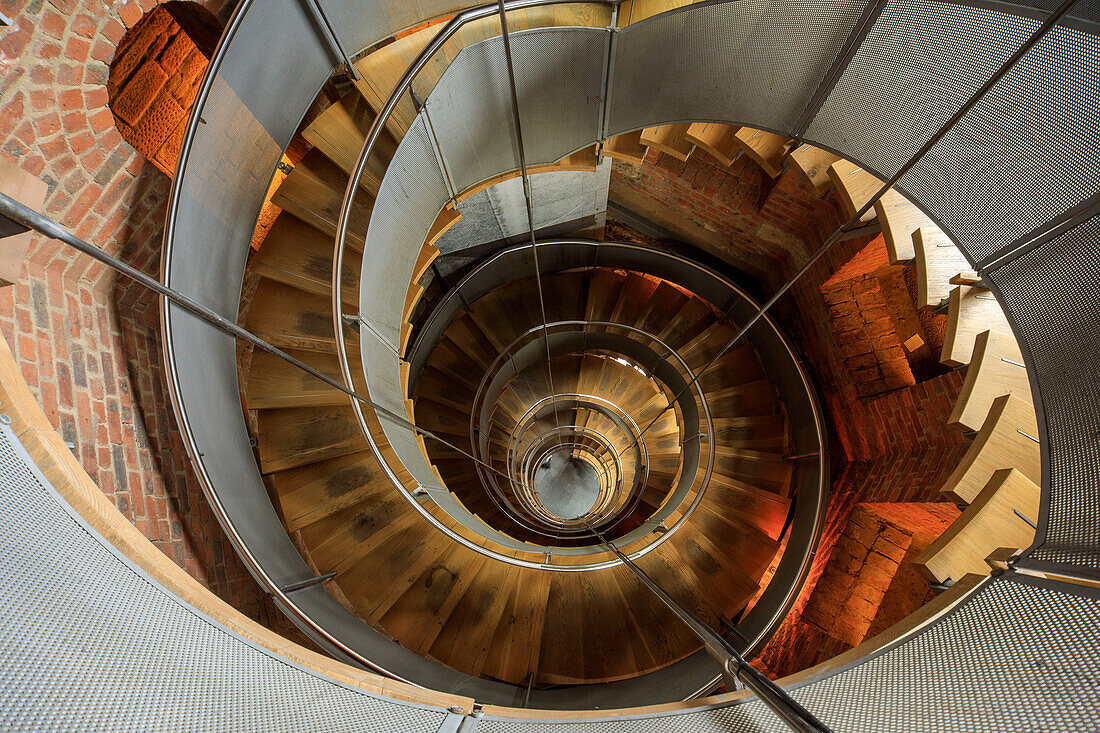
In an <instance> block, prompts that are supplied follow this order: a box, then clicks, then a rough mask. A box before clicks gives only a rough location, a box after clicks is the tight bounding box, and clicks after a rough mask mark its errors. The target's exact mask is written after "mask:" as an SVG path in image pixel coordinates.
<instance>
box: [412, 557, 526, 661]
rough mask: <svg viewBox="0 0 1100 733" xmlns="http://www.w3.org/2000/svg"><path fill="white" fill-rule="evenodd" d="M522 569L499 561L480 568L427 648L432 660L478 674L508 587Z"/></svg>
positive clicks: (516, 579)
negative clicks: (443, 661)
mask: <svg viewBox="0 0 1100 733" xmlns="http://www.w3.org/2000/svg"><path fill="white" fill-rule="evenodd" d="M521 577H522V575H521V569H520V568H516V567H514V566H511V565H505V564H504V563H501V562H489V563H486V564H484V565H483V566H481V568H480V570H479V572H478V573H477V575H476V577H475V578H474V580H473V581H472V582H471V583H470V586H469V588H468V589H467V590H466V592H465V594H464V595H463V597H462V599H461V601H460V602H459V603H458V604H457V606H456V607H455V608H454V610H453V611H452V612H451V614H450V617H449V618H448V619H447V623H446V624H445V625H444V626H443V629H442V631H441V632H440V634H439V635H438V636H437V637H436V639H435V641H434V642H433V644H432V646H431V647H430V649H429V654H430V655H431V656H432V657H434V658H435V659H439V660H441V661H442V660H449V663H450V664H451V665H453V666H455V668H456V669H460V670H461V671H463V672H466V673H467V674H473V675H478V674H480V672H481V668H482V667H483V666H484V663H485V659H486V658H487V657H488V649H489V646H490V644H491V642H492V638H493V633H494V632H495V630H496V626H497V624H498V623H499V621H500V617H501V615H502V614H503V613H504V609H505V606H506V605H507V601H508V593H509V590H510V589H511V587H512V586H513V585H514V584H515V583H516V582H518V580H519V579H520V578H521Z"/></svg>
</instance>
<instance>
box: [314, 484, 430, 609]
mask: <svg viewBox="0 0 1100 733" xmlns="http://www.w3.org/2000/svg"><path fill="white" fill-rule="evenodd" d="M399 502H400V503H399ZM426 525H427V523H426V522H425V521H424V520H423V519H422V518H421V517H420V515H418V514H417V513H416V511H415V510H413V509H412V508H411V507H409V506H408V505H407V504H405V503H404V500H403V499H401V498H400V497H395V496H390V495H386V494H375V495H373V496H371V497H370V498H369V499H368V500H367V501H364V502H362V503H361V504H357V505H354V506H350V507H347V508H346V509H342V510H340V511H337V512H334V513H332V514H330V515H328V516H326V517H324V518H322V519H320V520H319V521H315V522H312V523H310V524H309V525H307V526H305V527H303V528H302V530H301V536H302V541H303V543H304V544H305V545H306V546H307V547H308V548H309V549H310V553H311V555H312V557H313V559H314V560H315V561H316V563H317V566H318V568H319V569H324V571H325V572H337V573H348V572H351V571H352V570H353V569H354V568H355V567H356V565H357V563H358V562H359V561H360V560H361V559H362V558H363V557H365V556H367V555H369V554H370V553H371V552H373V551H374V550H376V549H377V548H379V547H386V546H388V545H391V544H393V542H394V540H395V538H399V537H400V536H401V534H402V533H404V532H408V531H409V530H410V529H415V530H417V531H419V532H424V531H426V529H427V527H426ZM416 537H417V535H410V536H408V538H409V539H413V538H416ZM337 582H338V584H339V585H340V587H341V590H342V592H344V594H345V596H347V594H348V592H349V591H350V592H351V593H352V594H353V595H354V594H355V593H357V592H358V591H357V586H358V583H357V582H356V578H354V577H352V578H350V579H349V578H348V577H347V576H345V577H344V578H342V579H341V578H340V577H339V576H338V577H337Z"/></svg>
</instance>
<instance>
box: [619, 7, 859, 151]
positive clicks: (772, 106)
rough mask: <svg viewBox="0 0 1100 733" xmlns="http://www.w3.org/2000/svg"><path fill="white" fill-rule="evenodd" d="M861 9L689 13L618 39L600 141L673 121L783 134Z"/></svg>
mask: <svg viewBox="0 0 1100 733" xmlns="http://www.w3.org/2000/svg"><path fill="white" fill-rule="evenodd" d="M865 5H866V3H865V2H863V0H859V1H857V2H853V1H851V0H829V1H827V2H826V1H823V0H806V1H804V2H791V1H789V0H740V1H739V2H729V3H716V4H705V5H696V6H690V7H687V8H685V9H683V10H680V11H677V12H673V13H668V14H665V15H660V16H656V17H654V18H652V19H648V20H646V21H643V22H641V23H635V24H633V25H630V26H627V27H626V28H624V29H623V30H622V32H620V33H619V37H618V41H617V48H616V51H615V63H614V69H613V78H612V81H611V100H610V115H609V118H608V133H607V134H608V135H616V134H619V133H621V132H625V131H627V130H634V129H637V128H639V127H645V126H650V125H656V124H660V123H662V122H674V121H678V120H715V121H726V122H737V123H743V124H749V123H750V122H751V123H752V124H753V126H754V127H762V128H766V129H772V130H777V131H785V132H788V133H791V132H793V128H794V126H795V124H796V123H797V121H798V119H799V117H800V116H801V114H802V111H803V110H804V109H805V107H806V105H807V104H808V103H809V102H810V98H811V97H812V96H813V94H814V92H815V91H816V90H817V88H818V86H819V85H820V83H821V80H822V78H823V77H824V76H825V74H826V72H827V71H828V69H829V67H830V65H831V64H832V63H833V60H834V59H835V58H836V56H837V54H838V53H839V52H840V49H841V48H842V47H843V45H844V41H845V39H847V37H848V35H849V34H850V33H851V31H852V28H853V26H854V25H855V22H856V19H857V18H858V17H859V14H860V13H861V12H862V10H863V8H864V7H865Z"/></svg>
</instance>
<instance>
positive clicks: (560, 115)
mask: <svg viewBox="0 0 1100 733" xmlns="http://www.w3.org/2000/svg"><path fill="white" fill-rule="evenodd" d="M509 39H510V41H511V46H512V63H513V66H514V69H515V76H516V96H517V98H518V99H519V105H520V115H521V116H520V121H521V124H522V125H523V141H524V147H525V149H524V153H525V155H526V159H527V164H528V165H529V166H534V165H538V164H540V163H552V162H554V161H555V160H557V159H559V158H561V157H563V156H565V155H568V154H569V153H571V152H573V151H574V150H577V149H579V148H582V147H585V146H587V145H590V144H592V143H593V142H595V140H596V139H597V137H598V136H599V118H600V110H601V109H602V104H601V99H602V96H603V67H604V63H605V58H606V55H607V54H606V51H605V46H606V40H607V31H604V30H599V29H592V28H549V29H542V30H533V31H524V32H521V33H514V34H511V35H510V36H509ZM427 108H428V114H429V115H430V116H431V118H432V127H433V128H434V130H435V132H436V136H437V138H438V140H439V145H440V152H441V153H442V155H443V161H444V164H445V165H446V166H447V172H448V173H449V174H450V176H451V180H452V182H453V183H454V187H455V190H456V191H462V190H464V189H466V188H468V187H469V186H471V185H473V184H475V183H478V182H480V181H484V180H486V179H488V178H491V177H493V176H496V175H499V174H501V173H504V172H506V171H510V170H515V169H516V168H519V152H518V150H519V149H518V145H517V143H516V136H515V130H514V127H515V125H514V122H513V119H514V118H513V112H512V96H511V88H510V85H509V83H508V67H507V61H506V57H505V54H504V40H503V39H502V38H501V37H499V36H498V37H496V38H490V39H488V40H485V41H482V42H480V43H475V44H473V45H471V46H467V47H466V48H464V49H462V51H461V52H459V54H458V56H457V57H456V58H455V60H454V62H453V63H452V64H451V65H450V66H449V67H448V68H447V71H446V72H444V74H443V77H442V78H441V79H440V80H439V83H438V84H436V86H435V88H434V89H433V90H432V93H431V94H430V95H429V96H428V99H427Z"/></svg>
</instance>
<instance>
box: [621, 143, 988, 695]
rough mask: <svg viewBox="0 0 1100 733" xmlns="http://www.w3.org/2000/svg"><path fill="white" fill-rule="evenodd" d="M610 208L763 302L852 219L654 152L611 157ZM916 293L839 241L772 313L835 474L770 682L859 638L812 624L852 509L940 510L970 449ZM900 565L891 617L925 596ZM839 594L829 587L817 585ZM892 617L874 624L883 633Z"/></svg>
mask: <svg viewBox="0 0 1100 733" xmlns="http://www.w3.org/2000/svg"><path fill="white" fill-rule="evenodd" d="M769 188H770V190H769ZM611 200H612V202H617V203H619V204H620V205H622V206H623V207H624V208H627V209H629V210H631V211H634V212H636V213H638V212H639V207H641V206H646V207H648V208H646V209H643V211H644V212H645V214H644V215H645V216H646V218H649V219H650V221H652V222H653V223H655V224H657V225H658V226H660V227H662V228H664V229H666V230H667V231H669V232H670V233H671V234H673V235H674V236H676V237H678V238H680V239H682V240H683V241H685V242H687V243H689V244H691V245H693V246H695V247H697V248H698V249H701V250H703V251H704V252H707V253H708V254H711V255H714V256H717V257H719V258H721V259H723V260H725V261H727V262H729V263H731V264H733V265H734V266H736V267H739V268H740V269H742V270H744V271H745V272H747V273H749V274H751V275H756V276H757V277H758V279H759V280H760V282H761V284H762V286H763V288H764V295H767V293H768V291H769V290H770V289H774V288H775V287H777V286H778V285H779V284H780V283H782V282H783V281H785V280H786V279H787V278H788V277H790V275H792V274H793V273H794V271H795V270H796V269H797V268H798V267H799V266H800V265H801V263H802V262H804V261H805V259H806V258H807V257H808V256H809V255H810V253H812V252H814V251H815V250H816V249H817V248H818V247H820V245H821V244H822V243H823V242H824V241H825V238H826V237H828V236H829V234H831V233H832V232H833V231H834V230H835V229H836V227H838V226H839V225H840V224H842V223H843V221H844V219H845V218H846V217H844V215H843V213H842V212H843V209H842V206H841V204H840V202H839V200H837V199H836V198H835V194H833V195H830V196H827V197H825V198H818V197H816V196H815V194H814V193H813V192H811V191H809V190H808V189H807V188H805V187H803V185H802V184H801V183H800V182H799V181H798V180H797V179H796V178H795V176H793V175H791V174H786V175H784V176H782V177H781V178H780V179H779V180H778V181H776V182H775V183H774V185H771V182H770V181H769V180H768V179H767V178H766V176H765V175H764V173H763V172H762V171H761V170H760V169H759V168H756V166H755V164H753V163H752V162H751V161H749V160H748V159H747V158H745V157H742V158H741V159H740V160H739V161H737V162H735V163H734V164H733V165H732V166H730V167H729V168H723V167H722V166H720V164H718V163H717V162H716V161H714V160H713V159H711V158H710V156H708V155H706V154H705V153H703V152H701V151H699V150H696V151H695V152H694V153H693V154H692V155H691V156H690V157H689V159H688V161H687V162H686V163H683V162H681V161H678V160H676V159H674V158H672V157H671V156H668V155H665V154H656V153H653V152H651V153H650V154H649V155H647V157H646V159H645V161H644V163H643V164H641V165H631V164H626V163H622V162H620V161H616V162H615V166H614V168H613V171H612V179H611ZM765 223H766V224H768V227H766V228H762V227H763V226H764V224H765ZM765 235H766V236H765ZM914 294H915V280H914V277H913V267H912V266H911V265H890V264H889V261H888V259H887V255H886V250H885V245H884V243H883V241H882V239H881V237H876V238H859V239H853V240H849V241H846V242H841V243H838V244H837V245H835V246H834V247H833V248H832V249H831V250H830V251H829V252H827V253H826V254H825V255H824V256H823V257H822V258H821V260H820V261H819V262H818V264H817V265H816V266H815V267H814V268H812V269H811V270H810V271H809V272H808V273H807V274H806V275H805V276H804V277H803V278H802V280H801V281H799V282H798V283H797V284H796V285H795V286H794V287H793V288H792V289H791V291H790V293H789V295H788V296H787V297H786V298H784V299H782V300H781V301H779V303H778V304H777V305H776V308H775V309H773V311H772V314H773V317H775V318H776V320H777V321H778V322H779V323H780V325H781V326H783V327H784V328H785V329H786V330H787V332H788V334H790V335H791V336H792V337H793V339H794V340H795V341H796V342H797V344H798V346H799V348H800V349H801V351H802V353H803V354H804V355H805V356H806V362H807V366H808V367H809V369H810V370H811V372H812V373H813V375H814V377H815V380H816V382H817V385H818V388H819V390H820V392H821V394H822V398H823V401H824V402H825V403H826V405H827V406H828V408H829V417H830V421H831V425H830V426H829V427H830V442H831V445H832V448H833V463H834V466H835V468H836V471H835V473H834V480H833V486H832V491H831V496H830V505H829V509H828V513H827V515H826V519H825V529H824V530H823V532H822V536H821V541H820V544H819V547H818V551H817V554H816V556H815V558H814V563H813V565H812V567H811V570H810V574H809V578H808V580H807V582H806V585H805V586H804V589H803V592H802V593H801V594H800V596H799V598H798V599H797V600H796V602H795V604H794V606H793V607H792V611H791V613H790V614H789V615H788V617H787V618H786V619H785V621H784V622H783V623H782V624H781V625H780V627H779V628H778V629H777V631H776V633H775V635H774V636H773V637H772V639H771V640H770V641H769V642H768V643H767V644H766V645H765V646H764V647H763V648H762V649H761V650H760V651H759V652H758V653H757V654H756V656H755V658H754V660H753V661H754V662H755V663H757V664H759V665H760V666H761V667H762V668H763V669H765V670H766V671H768V672H769V673H770V674H772V675H773V676H782V675H785V674H790V673H793V672H796V671H799V670H801V669H805V668H806V667H809V666H812V665H814V664H817V663H819V662H822V661H825V660H827V659H829V658H831V657H833V656H835V655H836V654H838V653H840V652H842V651H844V650H846V649H848V648H850V646H851V644H852V641H853V640H854V636H852V635H847V636H845V635H839V636H834V635H831V634H830V633H829V631H828V630H826V629H825V628H823V625H822V624H815V623H813V622H812V620H811V619H810V618H804V614H805V613H806V612H807V608H808V607H809V604H811V603H812V602H813V599H814V598H815V594H816V589H817V588H818V587H819V581H821V579H822V578H823V577H824V575H825V573H826V571H827V568H828V566H829V563H830V557H831V556H832V554H833V552H834V548H835V547H837V545H838V543H839V542H840V541H841V538H842V537H843V536H844V535H845V532H846V531H847V528H848V527H849V524H850V520H851V518H852V516H853V512H854V511H855V509H856V507H857V505H859V504H860V503H861V502H870V501H874V502H883V503H897V502H905V503H912V502H921V503H923V502H939V499H940V496H939V487H940V486H941V485H942V483H943V481H944V480H945V479H946V477H947V475H948V473H949V472H950V470H951V468H952V467H953V466H954V465H955V463H957V461H958V460H959V459H960V458H961V457H962V454H963V453H965V450H966V447H967V443H968V441H967V440H966V438H965V437H964V436H963V434H962V432H961V431H959V430H957V429H955V428H951V427H948V426H947V425H946V418H947V416H948V415H949V414H950V411H951V407H952V405H953V403H954V401H955V398H956V397H957V396H958V392H959V389H960V387H961V385H962V376H961V374H960V373H959V372H945V371H944V369H943V368H942V367H940V366H939V365H938V364H937V363H936V360H935V358H934V356H933V354H934V353H937V352H938V347H939V344H940V343H942V338H943V335H942V330H943V325H942V321H943V317H942V316H938V317H937V316H932V315H930V314H927V313H918V312H917V311H916V310H915V308H914V306H913V303H914V300H915V298H914ZM864 311H866V312H864ZM845 317H848V318H845ZM913 333H920V334H922V340H924V341H925V342H926V346H924V347H923V349H922V350H917V351H916V352H914V353H907V352H906V351H905V350H904V349H903V347H902V341H903V340H904V339H905V338H908V337H909V336H911V335H912V334H913ZM867 354H871V355H873V356H874V361H873V363H872V362H870V361H868V363H866V364H863V365H862V366H861V368H863V369H869V368H871V367H873V370H872V371H870V372H866V373H864V374H858V373H857V371H858V370H857V369H853V364H852V360H853V359H855V358H857V357H859V356H862V355H867ZM857 366H858V365H857ZM868 385H870V386H868ZM931 506H938V504H933V505H931ZM948 508H949V509H952V510H953V508H951V507H948ZM901 567H903V566H902V564H901V563H894V568H893V569H894V573H893V574H892V575H891V574H889V573H884V574H883V575H882V577H879V578H877V580H876V581H875V582H876V584H877V587H878V592H880V595H881V598H880V601H881V600H882V599H887V600H886V601H885V603H886V607H887V608H893V609H895V610H894V613H897V609H898V608H905V607H908V604H910V603H911V602H913V600H914V599H920V600H921V601H923V599H924V598H926V597H927V594H928V592H929V591H928V586H927V583H926V582H925V581H924V580H923V579H921V578H919V577H918V576H915V575H914V574H913V573H910V572H909V571H908V569H902V570H899V568H901ZM895 578H897V580H896V581H895V580H894V579H895ZM831 584H832V580H831V579H828V578H827V579H826V580H825V583H823V584H820V587H821V588H822V589H823V590H825V589H827V588H829V587H830V585H831ZM864 595H871V592H870V591H866V592H865V593H864ZM907 599H908V600H907ZM835 600H836V599H833V601H835ZM918 605H919V603H918ZM902 615H904V614H902ZM889 616H890V614H889V613H887V612H884V613H883V615H882V616H880V617H878V618H877V620H875V619H872V620H875V623H876V624H880V623H882V621H883V619H885V618H887V617H889ZM898 618H901V616H896V617H895V618H894V620H897V619H898ZM871 628H874V629H877V626H868V629H871Z"/></svg>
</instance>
